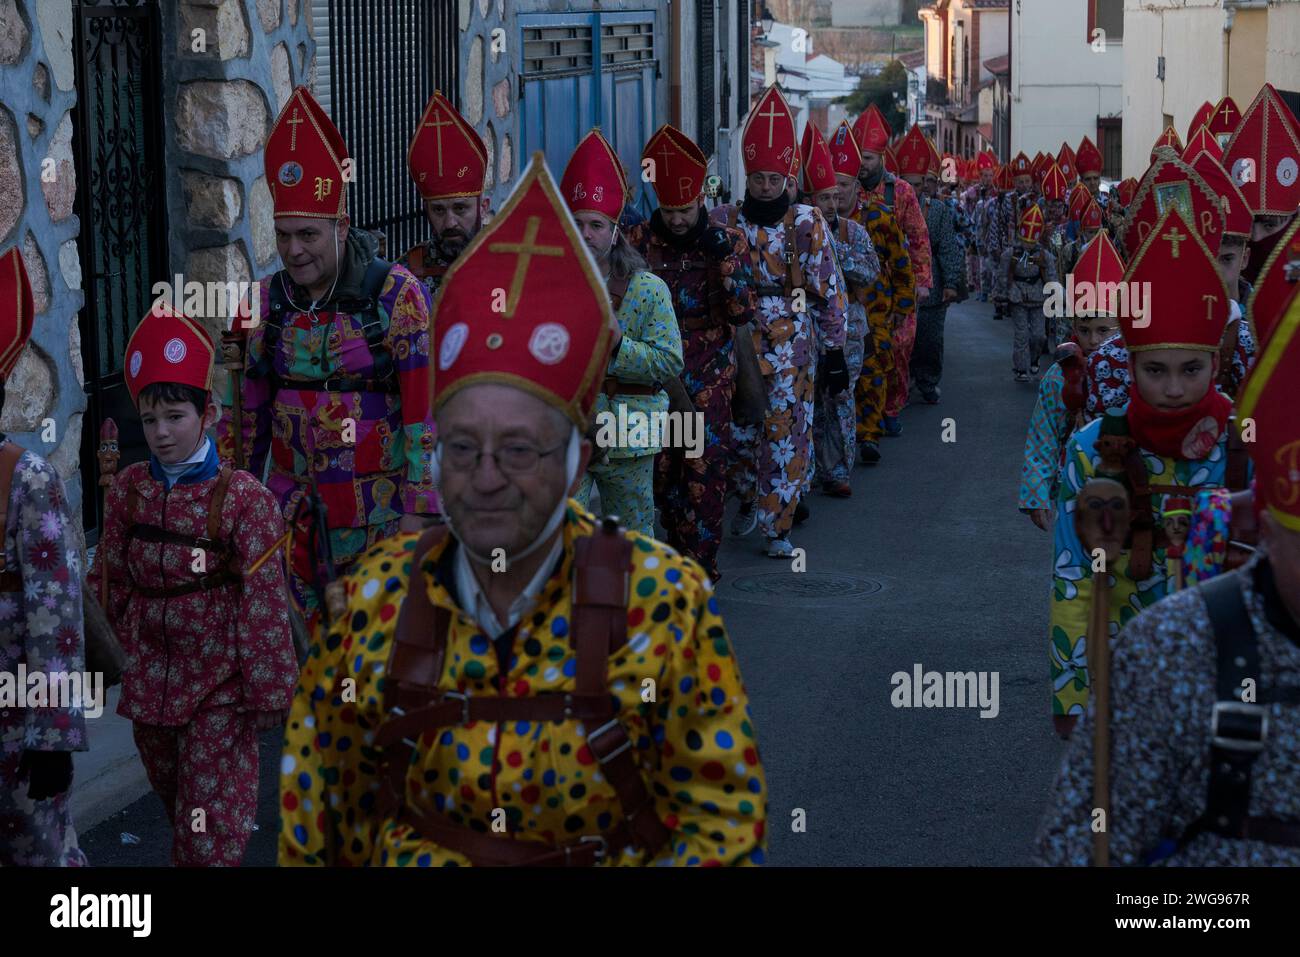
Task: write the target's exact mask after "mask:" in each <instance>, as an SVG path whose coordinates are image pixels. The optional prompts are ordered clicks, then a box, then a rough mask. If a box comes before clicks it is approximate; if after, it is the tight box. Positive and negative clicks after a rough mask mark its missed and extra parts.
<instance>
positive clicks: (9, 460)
mask: <svg viewBox="0 0 1300 957" xmlns="http://www.w3.org/2000/svg"><path fill="white" fill-rule="evenodd" d="M25 451H26V449H24V448H23V447H22V446H21V445H19V444H18V443H17V442H15V441H13V440H12V439H10V440H8V441H6V442H5V444H4V446H3V447H0V575H3V576H4V577H5V578H7V577H8V576H9V575H19V577H20V583H19V587H20V588H21V587H22V585H21V575H20V573H19V572H6V571H5V553H4V547H3V543H4V533H5V529H6V528H7V527H8V526H7V525H6V524H5V523H6V522H7V521H8V520H9V492H10V490H11V489H12V488H13V481H14V469H16V468H17V467H18V460H19V459H20V458H22V457H23V452H25ZM0 590H3V591H11V590H14V589H10V588H7V587H4V586H0Z"/></svg>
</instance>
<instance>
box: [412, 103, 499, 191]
mask: <svg viewBox="0 0 1300 957" xmlns="http://www.w3.org/2000/svg"><path fill="white" fill-rule="evenodd" d="M406 165H407V168H408V169H410V171H411V179H413V180H415V186H416V189H418V190H419V191H420V196H421V197H423V198H424V199H450V198H451V197H453V196H477V195H478V194H479V193H481V192H483V180H484V177H485V176H486V174H487V149H486V148H484V146H483V141H482V140H481V139H480V138H479V135H478V133H477V132H475V130H474V127H472V126H470V125H469V124H468V123H467V122H465V118H464V117H463V116H461V115H460V114H459V113H458V112H456V108H455V107H454V106H452V105H451V101H449V100H448V99H447V98H446V97H445V96H443V95H442V93H441V92H439V91H438V90H434V91H433V96H431V97H429V102H428V105H426V106H425V108H424V113H423V115H421V117H420V125H419V126H418V127H417V128H416V130H415V136H413V137H411V145H410V146H409V147H407V150H406Z"/></svg>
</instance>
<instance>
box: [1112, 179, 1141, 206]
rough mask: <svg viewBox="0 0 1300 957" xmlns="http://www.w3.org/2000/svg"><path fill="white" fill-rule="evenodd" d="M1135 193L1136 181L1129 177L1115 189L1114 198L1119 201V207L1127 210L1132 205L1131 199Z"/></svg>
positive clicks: (1136, 189) (1136, 188)
mask: <svg viewBox="0 0 1300 957" xmlns="http://www.w3.org/2000/svg"><path fill="white" fill-rule="evenodd" d="M1137 191H1138V181H1137V180H1136V179H1134V178H1133V177H1132V176H1130V177H1129V178H1128V179H1125V180H1122V181H1121V182H1120V184H1119V185H1118V186H1116V187H1115V198H1116V199H1118V200H1119V204H1120V205H1121V206H1123V207H1124V208H1125V209H1127V208H1128V207H1129V206H1130V205H1131V204H1132V203H1133V197H1134V196H1136V195H1137Z"/></svg>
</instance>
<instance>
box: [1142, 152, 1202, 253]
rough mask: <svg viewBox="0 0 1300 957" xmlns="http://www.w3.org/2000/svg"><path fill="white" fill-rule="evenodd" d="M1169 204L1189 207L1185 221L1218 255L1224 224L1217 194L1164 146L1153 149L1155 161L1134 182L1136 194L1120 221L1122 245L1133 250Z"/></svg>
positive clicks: (1186, 209) (1185, 210)
mask: <svg viewBox="0 0 1300 957" xmlns="http://www.w3.org/2000/svg"><path fill="white" fill-rule="evenodd" d="M1171 203H1179V204H1181V206H1182V209H1183V211H1184V213H1187V211H1189V210H1190V215H1189V216H1185V217H1184V218H1185V221H1188V222H1189V225H1192V226H1193V228H1195V229H1196V231H1197V233H1198V234H1199V235H1200V237H1201V239H1202V240H1204V242H1205V244H1206V245H1207V246H1208V247H1209V248H1210V251H1211V252H1212V253H1213V254H1214V255H1215V256H1218V254H1219V243H1220V242H1222V241H1223V224H1224V215H1223V207H1222V205H1221V203H1220V201H1219V197H1218V195H1216V194H1215V192H1214V190H1212V189H1211V188H1210V187H1209V185H1208V184H1207V183H1206V182H1205V180H1203V179H1202V178H1201V175H1200V174H1199V173H1197V172H1196V170H1194V169H1192V168H1191V167H1190V166H1188V165H1187V164H1186V163H1184V162H1183V161H1182V160H1180V159H1179V158H1178V156H1177V154H1175V153H1174V151H1173V150H1172V149H1167V148H1165V147H1161V148H1160V149H1159V150H1157V155H1156V160H1155V163H1153V164H1152V166H1151V168H1150V169H1148V170H1147V171H1146V175H1145V176H1143V177H1142V182H1141V183H1139V184H1138V190H1137V195H1136V196H1134V197H1133V204H1132V205H1131V206H1130V207H1129V210H1128V216H1127V217H1126V219H1125V222H1124V247H1125V248H1126V249H1137V248H1138V246H1140V245H1142V242H1143V240H1145V239H1146V238H1147V235H1148V234H1149V233H1150V232H1151V229H1152V227H1154V226H1155V224H1156V222H1157V220H1159V219H1160V216H1161V211H1162V209H1163V210H1167V209H1168V208H1169V206H1170V204H1171Z"/></svg>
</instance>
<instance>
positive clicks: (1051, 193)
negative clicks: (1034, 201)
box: [1042, 161, 1087, 202]
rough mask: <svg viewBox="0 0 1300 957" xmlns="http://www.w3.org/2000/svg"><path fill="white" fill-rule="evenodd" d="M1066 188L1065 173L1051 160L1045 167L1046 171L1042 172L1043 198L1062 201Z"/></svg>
mask: <svg viewBox="0 0 1300 957" xmlns="http://www.w3.org/2000/svg"><path fill="white" fill-rule="evenodd" d="M1049 162H1050V161H1049ZM1068 188H1069V184H1068V183H1067V182H1066V179H1065V174H1064V173H1063V172H1061V167H1060V166H1058V165H1057V164H1056V163H1055V162H1051V163H1050V165H1049V166H1048V167H1047V172H1046V173H1044V174H1043V186H1042V189H1043V199H1048V200H1056V201H1058V202H1064V201H1065V192H1066V190H1067V189H1068ZM1086 188H1087V187H1085V189H1086Z"/></svg>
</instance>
